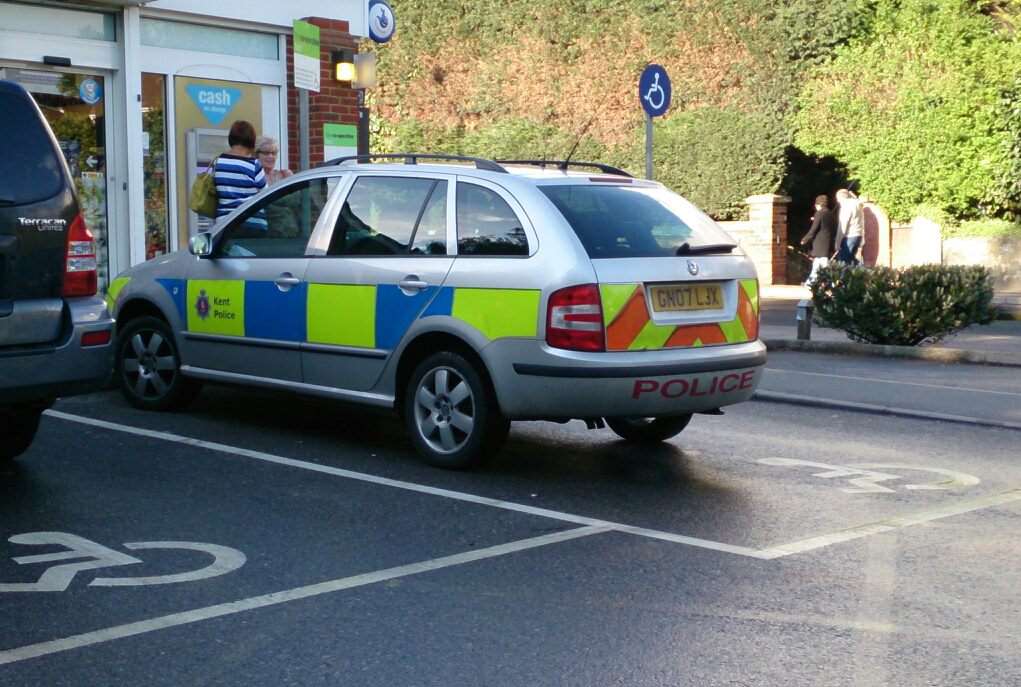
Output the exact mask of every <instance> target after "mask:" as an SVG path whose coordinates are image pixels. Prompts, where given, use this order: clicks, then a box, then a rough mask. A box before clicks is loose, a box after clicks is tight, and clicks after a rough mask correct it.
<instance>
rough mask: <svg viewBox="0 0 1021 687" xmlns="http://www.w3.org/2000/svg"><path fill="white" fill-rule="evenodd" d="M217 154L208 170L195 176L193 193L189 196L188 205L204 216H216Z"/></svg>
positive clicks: (218, 157)
mask: <svg viewBox="0 0 1021 687" xmlns="http://www.w3.org/2000/svg"><path fill="white" fill-rule="evenodd" d="M219 159H220V156H219V155H217V156H216V157H215V158H213V161H212V162H210V163H209V166H208V167H206V171H204V172H202V173H201V174H199V175H198V176H197V177H195V183H194V184H192V187H191V193H190V194H189V196H188V207H190V208H191V209H192V210H194V211H195V212H197V213H198V214H200V215H202V216H204V217H213V218H215V217H216V179H215V174H216V173H215V168H216V161H217V160H219Z"/></svg>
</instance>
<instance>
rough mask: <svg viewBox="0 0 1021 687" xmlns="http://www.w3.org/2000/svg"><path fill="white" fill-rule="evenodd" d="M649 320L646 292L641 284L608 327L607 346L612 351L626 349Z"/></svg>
mask: <svg viewBox="0 0 1021 687" xmlns="http://www.w3.org/2000/svg"><path fill="white" fill-rule="evenodd" d="M648 321H649V311H648V310H646V308H645V293H644V292H643V291H642V287H641V286H639V287H637V288H636V289H635V292H634V294H632V296H631V298H630V299H628V302H627V303H626V304H625V305H624V307H623V308H621V310H620V313H619V314H618V315H617V317H616V318H615V319H614V320H613V322H611V323H610V326H609V327H607V328H606V348H607V349H608V350H611V351H626V350H627V347H628V346H630V345H631V342H632V341H634V340H635V337H637V336H638V334H639V333H641V331H642V327H644V326H645V324H646V323H647V322H648Z"/></svg>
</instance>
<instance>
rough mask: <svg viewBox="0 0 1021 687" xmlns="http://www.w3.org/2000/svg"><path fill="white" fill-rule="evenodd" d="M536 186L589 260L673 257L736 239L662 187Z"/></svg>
mask: <svg viewBox="0 0 1021 687" xmlns="http://www.w3.org/2000/svg"><path fill="white" fill-rule="evenodd" d="M539 189H540V190H541V191H542V192H543V193H544V194H546V197H548V198H549V199H550V200H551V201H553V204H554V205H555V206H556V207H557V209H558V210H560V212H561V214H562V215H563V216H564V219H566V220H567V222H568V224H570V225H571V228H572V229H574V233H575V234H577V235H578V238H579V239H580V240H581V243H582V245H583V246H584V247H585V250H586V251H587V252H588V254H589V257H590V258H593V259H598V258H649V257H667V256H676V255H684V254H686V253H685V251H687V250H691V249H695V250H697V249H698V248H699V247H712V246H728V245H733V243H734V241H733V240H732V239H731V238H730V237H729V236H727V235H726V234H725V233H724V232H723V231H722V230H721V229H720V228H719V227H717V226H716V223H715V222H713V221H712V220H711V219H710V218H709V217H708V216H706V215H705V214H704V213H702V212H701V211H700V210H698V209H697V208H696V207H695V206H694V205H692V204H691V203H689V202H688V201H686V200H684V199H683V198H681V197H680V196H678V195H677V194H675V193H671V192H670V191H667V190H666V189H663V188H659V187H651V186H623V185H596V184H584V185H581V184H579V185H559V184H557V185H543V186H540V187H539ZM685 244H687V245H685ZM720 252H721V253H724V252H728V251H727V250H720Z"/></svg>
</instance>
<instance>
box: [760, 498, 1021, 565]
mask: <svg viewBox="0 0 1021 687" xmlns="http://www.w3.org/2000/svg"><path fill="white" fill-rule="evenodd" d="M1015 501H1021V489H1012V490H1010V491H1007V492H1003V493H1001V494H993V495H991V496H984V497H981V498H977V499H972V500H969V501H965V502H963V503H960V502H959V503H954V504H949V505H946V506H941V507H939V508H931V509H928V510H924V511H919V512H917V513H909V514H908V515H901V516H897V517H893V518H888V519H886V520H882V521H880V522H875V523H871V524H868V525H861V526H859V527H852V528H850V529H846V530H841V531H840V532H833V533H831V534H823V535H820V536H818V537H810V538H808V539H802V540H801V541H796V542H791V543H790V544H781V545H780V546H773V547H770V548H768V549H763V550H762V551H760V552H759V553H760V554H762V555H763V557H764V558H766V559H770V560H771V559H774V558H782V557H784V556H790V555H792V554H796V553H805V552H806V551H812V550H814V549H821V548H823V547H826V546H832V545H833V544H839V543H842V542H848V541H853V540H855V539H861V538H863V537H868V536H871V535H873V534H882V533H884V532H892V531H894V530H899V529H902V528H904V527H911V526H912V525H921V524H923V523H926V522H932V521H933V520H941V519H942V518H949V517H951V516H954V515H962V514H964V513H971V512H972V511H977V510H982V509H983V508H991V507H993V506H1000V505H1004V504H1008V503H1014V502H1015Z"/></svg>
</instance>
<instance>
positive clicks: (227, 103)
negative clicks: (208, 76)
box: [187, 84, 241, 125]
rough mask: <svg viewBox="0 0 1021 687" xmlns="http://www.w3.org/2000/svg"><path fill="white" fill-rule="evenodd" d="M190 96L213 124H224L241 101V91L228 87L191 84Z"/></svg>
mask: <svg viewBox="0 0 1021 687" xmlns="http://www.w3.org/2000/svg"><path fill="white" fill-rule="evenodd" d="M187 90H188V96H189V97H190V98H191V99H192V100H193V101H194V102H195V106H196V107H198V108H199V110H200V111H201V112H202V114H203V116H205V118H206V119H208V120H209V122H210V123H211V124H214V125H215V124H219V123H220V122H222V121H223V120H224V119H225V118H226V117H227V115H229V114H230V111H231V110H233V109H234V107H235V106H237V104H238V102H239V101H240V100H241V90H240V89H238V88H227V87H226V86H213V85H203V84H191V85H189V86H188V89H187Z"/></svg>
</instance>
